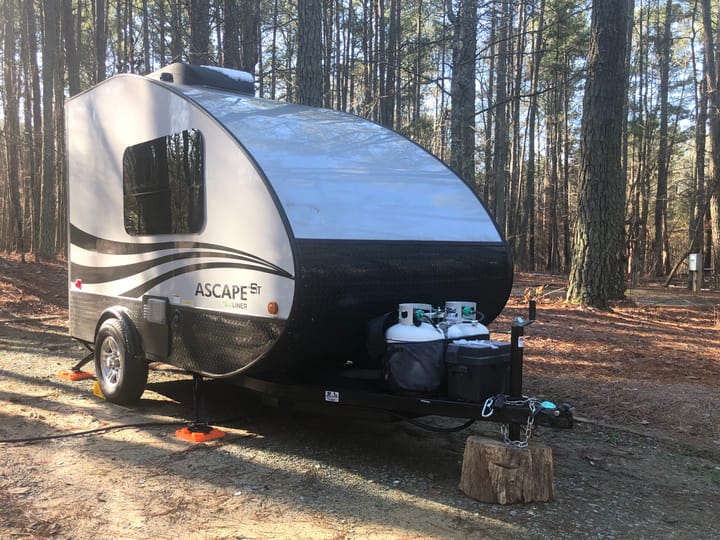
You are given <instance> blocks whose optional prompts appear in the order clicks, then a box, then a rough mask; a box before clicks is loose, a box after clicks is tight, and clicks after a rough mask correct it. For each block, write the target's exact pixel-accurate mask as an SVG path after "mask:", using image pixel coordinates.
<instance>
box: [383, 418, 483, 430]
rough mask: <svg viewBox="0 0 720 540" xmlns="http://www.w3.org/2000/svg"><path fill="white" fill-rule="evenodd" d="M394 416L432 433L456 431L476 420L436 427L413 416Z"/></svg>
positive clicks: (465, 427)
mask: <svg viewBox="0 0 720 540" xmlns="http://www.w3.org/2000/svg"><path fill="white" fill-rule="evenodd" d="M395 416H397V418H399V419H400V420H404V421H405V422H407V423H409V424H412V425H413V426H415V427H419V428H421V429H425V430H427V431H432V432H433V433H457V432H458V431H462V430H464V429H467V428H469V427H470V426H472V425H473V424H474V423H475V422H476V420H473V419H470V420H468V421H467V422H465V423H464V424H460V425H459V426H453V427H449V428H442V427H438V426H431V425H430V424H426V423H424V422H418V421H417V420H415V419H414V418H410V417H407V416H399V415H395Z"/></svg>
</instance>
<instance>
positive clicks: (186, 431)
mask: <svg viewBox="0 0 720 540" xmlns="http://www.w3.org/2000/svg"><path fill="white" fill-rule="evenodd" d="M192 375H193V402H194V404H195V422H191V423H190V424H188V425H187V426H186V427H184V428H182V429H178V430H177V431H176V432H175V436H176V437H177V438H179V439H182V440H184V441H188V442H192V443H200V442H208V441H215V440H217V439H222V438H223V437H224V436H225V432H224V431H222V430H220V429H216V428H214V427H212V426H209V425H208V424H207V423H206V422H205V421H204V419H203V416H204V413H203V407H204V404H205V403H204V402H205V395H204V393H203V378H202V375H200V374H199V373H193V374H192Z"/></svg>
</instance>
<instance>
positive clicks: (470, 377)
mask: <svg viewBox="0 0 720 540" xmlns="http://www.w3.org/2000/svg"><path fill="white" fill-rule="evenodd" d="M445 363H446V366H447V383H448V397H449V398H450V399H455V400H459V401H469V402H472V403H482V402H484V401H485V400H486V399H487V398H489V397H491V396H494V395H496V394H506V393H507V392H508V391H509V389H510V344H509V343H505V342H502V341H490V340H481V341H465V340H460V341H454V342H452V343H450V344H449V345H448V348H447V353H446V354H445Z"/></svg>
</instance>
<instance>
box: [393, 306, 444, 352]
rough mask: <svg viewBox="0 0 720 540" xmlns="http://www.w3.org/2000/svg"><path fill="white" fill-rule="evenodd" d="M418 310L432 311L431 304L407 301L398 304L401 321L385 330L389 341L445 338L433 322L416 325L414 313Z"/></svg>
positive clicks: (421, 340) (415, 341) (419, 340)
mask: <svg viewBox="0 0 720 540" xmlns="http://www.w3.org/2000/svg"><path fill="white" fill-rule="evenodd" d="M416 310H421V311H422V312H423V313H426V312H430V311H432V306H430V304H418V303H414V304H413V303H406V304H400V305H399V306H398V319H399V321H400V322H398V323H397V324H394V325H393V326H391V327H390V328H388V329H387V330H386V331H385V341H386V342H387V343H419V342H423V341H435V340H439V339H444V337H445V335H444V334H443V332H442V330H440V329H439V328H436V327H435V326H433V325H432V324H429V323H426V322H421V323H420V325H419V326H416V325H415V323H414V321H413V315H414V313H415V311H416Z"/></svg>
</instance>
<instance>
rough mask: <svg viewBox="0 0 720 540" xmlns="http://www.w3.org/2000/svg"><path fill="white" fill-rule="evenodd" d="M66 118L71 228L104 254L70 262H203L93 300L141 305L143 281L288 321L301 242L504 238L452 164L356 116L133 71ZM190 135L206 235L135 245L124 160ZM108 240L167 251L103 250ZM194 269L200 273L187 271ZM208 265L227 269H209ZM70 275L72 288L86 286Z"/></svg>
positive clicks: (146, 272)
mask: <svg viewBox="0 0 720 540" xmlns="http://www.w3.org/2000/svg"><path fill="white" fill-rule="evenodd" d="M66 118H67V120H66V121H67V124H68V179H69V200H68V206H69V218H70V223H71V225H72V226H73V227H74V228H76V229H78V230H80V231H82V232H83V233H86V234H88V235H91V236H92V237H96V238H97V249H87V248H86V247H80V246H78V245H72V243H71V247H70V255H69V257H70V261H71V263H73V264H75V265H78V267H81V268H106V269H110V268H114V269H118V268H123V267H126V268H130V265H137V264H138V263H143V262H145V263H151V262H152V260H153V259H158V258H159V257H162V256H163V255H172V254H178V253H183V252H186V255H187V253H188V252H191V253H190V254H197V256H198V259H197V260H195V261H193V259H192V258H185V259H182V258H177V260H171V259H172V258H168V260H166V259H163V262H162V263H161V264H157V265H154V266H153V265H151V264H146V265H145V267H143V270H142V271H141V272H134V273H132V274H128V275H122V276H120V275H119V273H117V272H116V276H119V277H116V278H113V279H112V280H106V281H102V282H95V283H85V284H83V285H82V288H83V292H88V293H91V294H100V295H107V296H121V295H126V296H130V297H139V296H141V294H139V293H138V291H139V290H140V289H142V284H152V286H149V285H148V287H146V288H144V289H142V294H151V295H160V296H166V297H168V298H170V299H173V301H175V302H178V303H181V304H185V305H192V306H195V307H198V308H201V309H212V310H218V311H224V312H230V313H243V314H247V315H254V316H263V317H267V316H268V312H267V305H268V302H269V301H275V302H277V303H278V305H279V312H278V313H277V315H276V316H277V317H280V318H287V317H288V315H289V312H290V310H291V307H292V301H293V297H294V288H295V281H294V279H293V277H294V273H295V261H294V260H293V251H292V242H293V238H295V239H341V240H350V241H352V240H371V241H372V240H412V241H442V242H490V243H496V242H502V240H501V237H500V234H499V233H498V231H497V228H496V226H495V224H494V223H493V221H492V219H491V218H490V217H489V216H488V213H487V211H486V210H485V208H484V207H483V205H482V204H481V203H480V201H479V200H478V199H477V197H476V196H475V195H474V194H473V193H472V191H471V190H470V188H469V187H468V186H467V185H466V184H465V183H464V182H462V181H461V180H460V179H459V178H458V177H457V176H456V175H455V174H454V173H453V172H452V171H450V170H449V169H448V168H447V167H446V166H445V165H443V164H442V163H441V162H440V161H439V160H437V159H436V158H434V157H433V156H432V155H430V154H429V153H427V152H426V151H425V150H423V149H421V148H420V147H419V146H417V145H415V144H414V143H412V142H411V141H409V140H407V139H405V138H404V137H402V136H400V135H398V134H396V133H394V132H392V131H390V130H387V129H385V128H382V127H380V126H378V125H376V124H373V123H371V122H368V121H366V120H363V119H360V118H358V117H355V116H352V115H349V114H344V113H339V112H335V111H330V110H324V109H314V108H309V107H303V106H298V105H291V104H287V103H281V102H273V101H268V100H263V99H258V98H254V97H250V96H244V95H238V94H234V93H230V92H225V91H221V90H213V89H208V88H202V87H190V86H179V85H171V84H166V83H163V82H160V81H156V80H151V79H148V78H145V77H139V76H132V75H123V76H117V77H114V78H112V79H109V80H108V81H105V82H104V83H102V84H99V85H97V86H96V87H94V88H93V89H91V90H89V91H88V92H85V93H83V94H81V95H79V96H77V97H74V98H72V99H71V100H69V102H68V104H67V108H66ZM190 129H195V130H199V131H200V132H201V133H202V137H203V141H204V152H205V156H204V164H205V189H206V193H205V224H204V226H203V227H202V229H201V230H200V231H199V232H197V233H195V234H184V235H152V236H132V235H130V234H129V233H128V232H127V231H126V229H125V226H124V223H123V154H124V152H125V151H126V149H127V148H128V147H131V146H133V145H137V144H139V143H142V142H145V141H150V140H153V139H156V138H159V137H164V136H167V135H169V134H174V133H179V132H182V131H183V130H190ZM276 198H277V203H276ZM278 206H279V207H280V208H278ZM283 214H284V215H283ZM288 229H289V230H288ZM167 242H195V243H197V244H198V247H187V246H185V247H168V245H167ZM108 244H115V245H116V246H122V245H127V246H130V245H132V244H148V245H151V244H152V245H157V246H158V249H157V250H152V251H147V252H133V250H127V252H124V251H123V250H122V249H109V250H108V249H102V246H104V245H108ZM200 244H202V246H200ZM208 245H212V246H215V247H214V248H208ZM232 250H239V251H242V252H243V253H245V254H248V255H249V256H250V258H249V259H247V260H245V262H244V264H243V265H242V268H239V267H238V266H237V265H235V267H230V266H228V267H227V268H221V266H222V264H223V262H226V261H228V253H229V251H232ZM250 259H252V260H250ZM190 262H193V264H195V267H197V268H198V269H196V270H192V271H189V270H188V271H183V268H188V266H187V265H188V264H189V263H190ZM208 263H215V264H214V267H213V268H211V269H200V268H199V267H200V266H203V265H205V266H208V265H209V264H208ZM209 266H213V265H209ZM272 268H279V269H282V270H283V271H284V275H283V273H282V272H280V273H278V272H273V271H269V269H272ZM165 276H167V279H165ZM69 278H70V281H71V284H72V283H74V280H76V279H81V280H82V278H83V276H82V275H79V276H78V275H71V276H69ZM226 284H232V285H236V284H237V285H239V286H241V287H250V286H251V285H252V284H255V285H257V286H258V290H259V291H260V292H259V293H258V294H256V295H247V294H246V295H244V299H243V300H242V301H240V300H239V299H238V300H237V301H235V300H236V299H235V298H232V299H230V298H228V297H227V296H225V295H224V294H222V287H221V288H216V289H214V287H215V286H216V285H226ZM71 286H72V285H71ZM200 286H202V287H200ZM207 286H209V288H207ZM199 288H200V294H198V290H199ZM247 290H249V289H247ZM212 291H217V292H218V294H214V292H212ZM205 292H212V294H207V295H205V294H204V293H205Z"/></svg>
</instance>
